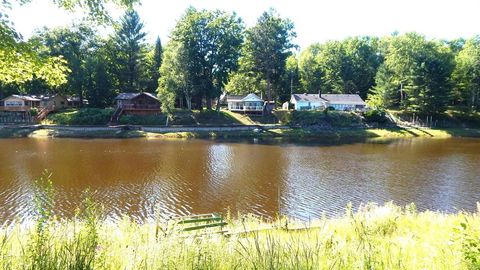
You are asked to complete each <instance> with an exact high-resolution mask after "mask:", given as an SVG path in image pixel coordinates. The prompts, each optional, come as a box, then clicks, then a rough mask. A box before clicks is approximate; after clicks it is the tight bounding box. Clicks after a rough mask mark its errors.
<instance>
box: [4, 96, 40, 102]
mask: <svg viewBox="0 0 480 270" xmlns="http://www.w3.org/2000/svg"><path fill="white" fill-rule="evenodd" d="M11 97H14V98H18V99H23V100H25V101H40V99H38V98H35V97H32V96H24V95H11V96H8V97H6V98H4V99H3V100H7V99H9V98H11Z"/></svg>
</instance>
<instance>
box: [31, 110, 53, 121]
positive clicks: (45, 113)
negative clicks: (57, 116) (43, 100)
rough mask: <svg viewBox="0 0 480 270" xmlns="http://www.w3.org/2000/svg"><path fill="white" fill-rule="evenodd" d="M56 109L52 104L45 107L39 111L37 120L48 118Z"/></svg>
mask: <svg viewBox="0 0 480 270" xmlns="http://www.w3.org/2000/svg"><path fill="white" fill-rule="evenodd" d="M53 110H54V108H53V107H52V106H48V107H44V108H42V109H41V110H40V111H39V112H38V115H37V116H36V117H35V119H36V120H37V121H42V120H43V119H45V118H47V116H48V114H49V113H51V112H52V111H53Z"/></svg>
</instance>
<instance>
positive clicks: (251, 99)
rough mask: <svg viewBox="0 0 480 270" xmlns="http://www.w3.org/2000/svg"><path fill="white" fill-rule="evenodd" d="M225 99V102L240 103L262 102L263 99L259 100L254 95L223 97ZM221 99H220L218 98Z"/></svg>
mask: <svg viewBox="0 0 480 270" xmlns="http://www.w3.org/2000/svg"><path fill="white" fill-rule="evenodd" d="M225 97H226V99H227V102H229V101H230V102H240V101H249V102H255V101H260V102H263V99H261V98H260V97H259V96H257V95H256V94H253V93H252V94H248V95H226V96H225ZM220 98H222V97H220Z"/></svg>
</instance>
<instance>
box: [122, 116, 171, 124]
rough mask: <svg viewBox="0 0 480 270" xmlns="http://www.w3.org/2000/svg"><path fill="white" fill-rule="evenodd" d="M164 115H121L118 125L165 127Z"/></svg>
mask: <svg viewBox="0 0 480 270" xmlns="http://www.w3.org/2000/svg"><path fill="white" fill-rule="evenodd" d="M165 120H166V119H165V115H164V114H158V115H123V116H122V117H121V118H120V121H119V122H120V124H123V125H145V126H148V125H165Z"/></svg>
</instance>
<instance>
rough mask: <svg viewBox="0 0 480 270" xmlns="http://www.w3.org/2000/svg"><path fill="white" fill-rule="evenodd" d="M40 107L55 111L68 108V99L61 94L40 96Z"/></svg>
mask: <svg viewBox="0 0 480 270" xmlns="http://www.w3.org/2000/svg"><path fill="white" fill-rule="evenodd" d="M40 107H42V108H49V110H52V111H56V110H63V109H66V108H68V107H69V103H68V99H67V98H66V97H64V96H62V95H52V96H42V97H41V98H40Z"/></svg>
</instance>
